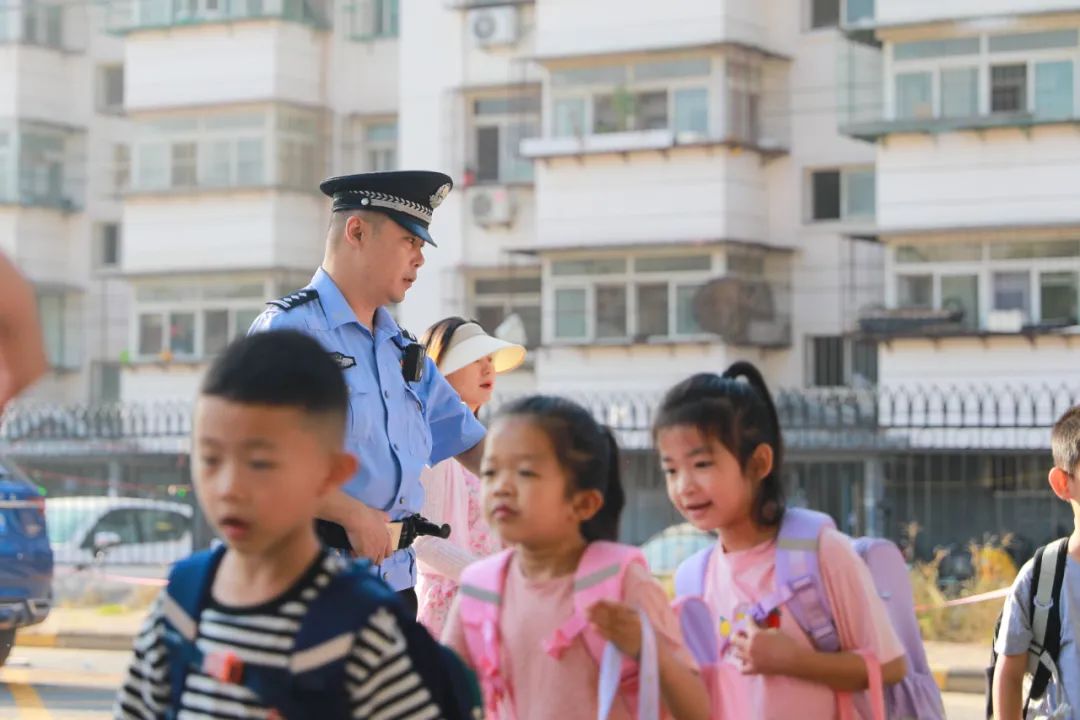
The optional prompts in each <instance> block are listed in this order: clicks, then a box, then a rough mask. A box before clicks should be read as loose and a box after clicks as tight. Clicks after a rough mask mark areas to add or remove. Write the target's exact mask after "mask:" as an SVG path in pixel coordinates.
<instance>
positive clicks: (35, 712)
mask: <svg viewBox="0 0 1080 720" xmlns="http://www.w3.org/2000/svg"><path fill="white" fill-rule="evenodd" d="M127 661H128V653H126V652H108V651H88V650H65V649H37V648H15V651H14V652H13V653H12V654H11V659H10V660H9V661H8V664H7V666H6V667H4V668H3V669H0V718H4V719H5V720H68V719H69V718H70V720H111V718H112V715H111V709H112V701H113V697H114V695H115V693H116V687H117V685H119V684H120V682H121V680H122V679H123V675H124V670H125V669H126V668H127ZM945 707H946V709H947V711H948V718H949V720H984V718H985V716H984V714H983V699H982V696H981V695H961V694H955V693H954V694H950V695H947V696H946V697H945Z"/></svg>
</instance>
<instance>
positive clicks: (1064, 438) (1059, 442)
mask: <svg viewBox="0 0 1080 720" xmlns="http://www.w3.org/2000/svg"><path fill="white" fill-rule="evenodd" d="M1050 447H1051V448H1052V449H1053V451H1054V465H1056V466H1057V467H1059V468H1061V469H1062V470H1064V471H1065V472H1067V473H1075V472H1076V471H1077V466H1078V465H1080V405H1077V406H1076V407H1074V408H1072V409H1071V410H1069V411H1068V412H1066V413H1065V414H1064V415H1062V416H1061V419H1060V420H1058V421H1057V423H1056V424H1055V425H1054V431H1053V433H1052V434H1051V435H1050Z"/></svg>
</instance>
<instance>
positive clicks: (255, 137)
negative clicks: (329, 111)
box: [117, 107, 324, 192]
mask: <svg viewBox="0 0 1080 720" xmlns="http://www.w3.org/2000/svg"><path fill="white" fill-rule="evenodd" d="M135 132H136V141H135V143H134V149H133V151H132V152H133V153H134V162H135V174H134V177H133V178H132V180H133V189H134V190H136V191H160V190H169V189H176V190H191V189H194V188H253V187H265V186H268V185H274V186H280V187H287V188H294V189H297V190H302V191H308V192H311V191H312V189H313V188H315V187H316V186H317V184H318V182H319V180H320V179H321V178H322V177H323V175H324V167H323V161H324V158H323V157H322V148H323V142H322V136H321V134H320V130H319V123H318V119H317V116H316V115H315V114H314V113H313V112H308V111H304V110H299V109H295V108H285V107H274V108H271V109H267V110H262V111H244V112H239V111H237V112H228V113H213V114H206V115H199V116H194V115H177V116H171V117H167V118H162V119H160V120H145V121H140V122H138V123H136V125H135ZM124 152H125V153H126V151H124ZM123 159H124V158H118V165H117V168H118V169H117V173H118V174H120V173H122V172H123V170H122V168H123V167H124V166H125V165H126V163H121V162H119V161H120V160H123ZM121 181H122V178H118V179H117V182H118V183H119V182H121Z"/></svg>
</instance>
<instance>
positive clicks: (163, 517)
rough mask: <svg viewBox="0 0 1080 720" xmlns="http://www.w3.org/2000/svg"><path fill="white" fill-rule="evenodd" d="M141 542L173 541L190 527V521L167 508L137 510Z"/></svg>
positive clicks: (181, 537)
mask: <svg viewBox="0 0 1080 720" xmlns="http://www.w3.org/2000/svg"><path fill="white" fill-rule="evenodd" d="M139 522H140V525H141V528H140V529H141V531H142V539H143V542H148V543H156V542H173V541H176V540H181V539H183V538H184V537H185V536H186V535H187V534H188V533H189V532H190V528H191V521H190V520H188V519H187V518H186V517H184V516H183V515H181V514H180V513H175V512H169V511H168V510H149V509H147V510H141V511H139Z"/></svg>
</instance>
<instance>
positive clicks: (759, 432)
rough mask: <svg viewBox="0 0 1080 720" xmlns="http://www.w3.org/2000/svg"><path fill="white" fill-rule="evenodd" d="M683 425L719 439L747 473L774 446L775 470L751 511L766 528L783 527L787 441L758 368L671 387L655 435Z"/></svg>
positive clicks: (738, 367)
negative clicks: (762, 450)
mask: <svg viewBox="0 0 1080 720" xmlns="http://www.w3.org/2000/svg"><path fill="white" fill-rule="evenodd" d="M740 378H742V379H744V380H746V382H742V381H740ZM678 425H688V426H690V427H695V428H697V429H698V431H699V432H700V433H701V434H702V435H703V436H705V437H706V438H714V439H716V440H717V441H719V442H720V443H721V444H722V445H723V446H724V447H725V448H727V450H728V451H729V452H730V453H731V454H732V455H734V456H735V458H736V459H737V460H738V461H739V465H740V466H741V467H742V469H743V470H745V469H746V465H747V463H748V462H750V458H751V457H752V456H753V454H754V451H755V450H756V449H757V448H758V446H759V445H762V444H765V445H768V446H769V447H771V448H772V451H773V464H772V470H771V471H770V472H769V474H768V475H766V476H765V477H764V478H763V479H762V480H761V483H760V484H759V485H758V488H757V492H756V493H755V495H754V502H753V506H752V510H751V512H752V517H753V519H754V522H755V523H757V524H758V525H759V526H761V527H772V526H776V525H779V524H780V520H781V519H782V518H783V516H784V486H783V484H782V482H781V480H780V471H781V467H782V465H783V460H784V439H783V436H782V434H781V432H780V417H779V415H777V412H776V405H775V404H774V403H773V399H772V395H771V394H770V393H769V388H768V386H767V385H766V384H765V378H763V377H762V376H761V372H760V371H759V370H758V369H757V368H756V367H755V366H754V365H753V364H751V363H748V362H737V363H735V364H733V365H732V366H731V367H729V368H728V369H727V370H726V371H725V372H724V374H723V375H716V374H714V373H700V374H698V375H694V376H693V377H690V378H688V379H686V380H684V381H683V382H681V383H679V384H678V385H676V386H675V387H673V388H671V390H669V391H668V393H667V395H665V396H664V400H663V402H662V403H661V405H660V410H659V412H658V413H657V416H656V421H655V422H654V424H653V437H654V438H655V437H656V435H657V434H658V433H659V432H660V431H661V430H665V429H667V428H671V427H675V426H678Z"/></svg>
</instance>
